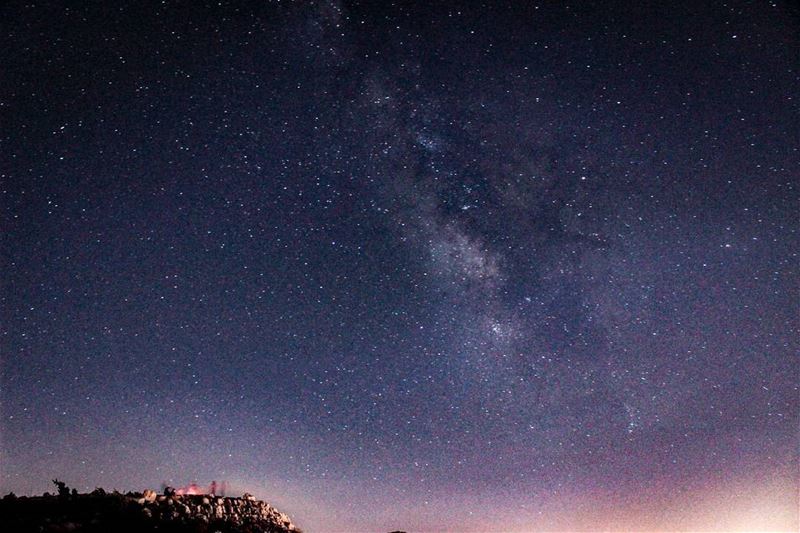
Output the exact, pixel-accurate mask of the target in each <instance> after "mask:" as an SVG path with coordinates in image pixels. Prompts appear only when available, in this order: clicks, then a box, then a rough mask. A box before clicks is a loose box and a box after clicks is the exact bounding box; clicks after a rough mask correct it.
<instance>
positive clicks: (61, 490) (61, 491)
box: [53, 479, 69, 498]
mask: <svg viewBox="0 0 800 533" xmlns="http://www.w3.org/2000/svg"><path fill="white" fill-rule="evenodd" d="M53 484H54V485H55V486H56V487H57V488H58V496H59V498H69V487H67V484H66V483H64V482H63V481H59V480H57V479H54V480H53Z"/></svg>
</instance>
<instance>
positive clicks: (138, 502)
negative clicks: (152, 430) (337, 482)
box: [0, 490, 301, 533]
mask: <svg viewBox="0 0 800 533" xmlns="http://www.w3.org/2000/svg"><path fill="white" fill-rule="evenodd" d="M0 523H2V524H3V531H7V532H20V533H23V532H24V533H28V532H34V531H35V532H51V533H62V532H63V533H67V532H75V533H79V532H80V533H89V532H91V533H95V532H101V531H103V532H105V531H120V532H134V531H136V532H144V531H159V532H167V533H173V532H174V533H184V532H186V533H188V532H191V533H217V532H219V533H301V532H300V530H299V529H298V528H297V527H296V526H295V525H294V524H293V523H292V521H291V519H290V518H289V517H288V516H287V515H286V514H284V513H281V512H280V511H278V510H277V509H275V508H274V507H272V506H271V505H269V504H268V503H266V502H263V501H260V500H257V499H256V498H254V497H253V496H251V495H249V494H245V495H244V496H242V497H241V498H230V497H221V496H213V495H175V494H162V495H158V494H156V493H155V492H154V491H152V490H146V491H144V492H143V493H127V494H120V493H117V492H115V493H110V494H107V493H105V492H103V491H95V492H93V493H91V494H72V495H69V496H64V495H62V496H50V495H45V496H36V497H19V498H17V497H12V496H6V497H5V498H3V499H2V500H0Z"/></svg>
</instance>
